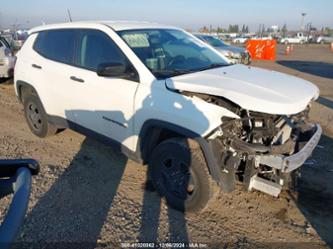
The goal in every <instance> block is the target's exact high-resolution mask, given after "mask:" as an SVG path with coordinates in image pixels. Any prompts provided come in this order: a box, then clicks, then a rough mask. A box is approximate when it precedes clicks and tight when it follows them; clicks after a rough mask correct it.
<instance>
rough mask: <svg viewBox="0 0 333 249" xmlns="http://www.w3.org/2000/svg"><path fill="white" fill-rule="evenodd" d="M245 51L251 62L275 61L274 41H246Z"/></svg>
mask: <svg viewBox="0 0 333 249" xmlns="http://www.w3.org/2000/svg"><path fill="white" fill-rule="evenodd" d="M246 49H247V51H249V53H250V55H251V58H252V60H273V61H274V60H275V56H276V41H275V40H248V41H247V42H246Z"/></svg>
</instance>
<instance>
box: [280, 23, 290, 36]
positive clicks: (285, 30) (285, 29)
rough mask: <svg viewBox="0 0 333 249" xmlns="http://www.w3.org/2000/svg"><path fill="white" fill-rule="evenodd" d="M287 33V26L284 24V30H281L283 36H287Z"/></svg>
mask: <svg viewBox="0 0 333 249" xmlns="http://www.w3.org/2000/svg"><path fill="white" fill-rule="evenodd" d="M287 32H288V29H287V24H283V26H282V29H281V33H282V36H286V35H287Z"/></svg>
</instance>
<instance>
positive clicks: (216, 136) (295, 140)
mask: <svg viewBox="0 0 333 249" xmlns="http://www.w3.org/2000/svg"><path fill="white" fill-rule="evenodd" d="M183 94H185V95H187V96H195V97H198V98H201V99H203V100H205V101H207V102H209V103H212V104H216V105H218V106H221V107H224V108H226V109H228V110H230V111H232V112H234V113H235V114H237V115H238V116H239V117H240V118H239V119H234V118H228V117H223V118H222V125H221V126H220V127H219V128H218V129H216V130H215V131H214V132H213V133H211V134H210V135H209V136H208V140H209V141H210V142H211V143H213V144H214V147H218V148H220V149H219V152H218V150H215V154H216V153H218V155H217V158H218V160H219V165H221V170H222V172H223V174H224V175H225V178H224V180H226V181H228V182H229V185H230V186H231V187H230V188H231V189H230V190H232V189H233V188H234V185H235V183H236V181H237V180H238V181H239V182H241V183H242V184H243V185H244V187H245V189H247V190H251V189H257V190H259V191H262V192H265V193H267V194H270V195H273V196H278V195H279V193H280V192H281V190H282V188H283V187H284V188H294V187H295V186H294V185H295V184H296V183H297V182H296V179H297V175H298V174H299V170H298V169H299V167H300V166H301V165H302V164H303V163H304V162H305V160H306V159H307V158H308V156H310V155H311V153H312V150H313V149H314V148H315V146H316V145H317V143H318V141H319V138H320V135H321V128H320V126H316V125H313V124H311V123H310V122H309V121H308V114H309V110H310V104H309V105H308V107H307V108H306V109H305V110H304V111H302V112H300V113H298V114H295V115H290V116H287V115H273V114H265V113H258V112H252V111H248V110H244V109H242V108H241V107H239V106H237V105H236V104H234V103H232V102H230V101H228V100H227V99H224V98H222V97H217V96H211V95H206V94H197V93H189V92H185V93H183ZM303 147H304V149H303Z"/></svg>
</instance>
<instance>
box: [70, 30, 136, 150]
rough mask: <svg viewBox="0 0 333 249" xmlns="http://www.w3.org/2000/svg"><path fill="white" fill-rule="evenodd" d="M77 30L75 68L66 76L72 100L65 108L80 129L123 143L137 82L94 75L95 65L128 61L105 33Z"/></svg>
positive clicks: (131, 113)
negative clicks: (71, 103)
mask: <svg viewBox="0 0 333 249" xmlns="http://www.w3.org/2000/svg"><path fill="white" fill-rule="evenodd" d="M79 33H80V35H79V39H78V44H77V49H76V56H75V64H76V69H75V72H74V71H73V72H72V75H71V76H70V79H71V91H72V93H73V98H75V101H73V103H74V104H73V108H72V109H71V110H69V111H70V112H71V113H72V115H73V116H74V119H75V122H76V123H77V124H78V125H79V126H80V127H81V128H83V129H88V130H90V131H94V132H97V133H99V134H102V135H104V136H107V137H109V138H111V139H113V140H116V141H118V142H120V143H125V145H126V143H130V142H129V140H130V139H128V138H129V137H130V136H131V134H132V128H133V127H132V126H133V108H134V96H135V93H136V89H137V88H138V85H139V83H138V82H137V80H135V79H133V80H131V79H124V78H116V77H112V78H111V77H101V76H98V75H97V73H96V72H97V67H98V65H100V64H102V63H124V64H130V62H129V61H128V59H127V58H126V56H125V55H124V54H123V52H122V51H121V50H120V49H119V47H118V46H117V45H116V44H115V42H113V40H112V39H111V38H110V37H109V36H108V35H107V34H106V33H104V32H102V31H99V30H89V29H85V30H80V31H79ZM133 68H134V67H133ZM127 146H128V147H130V144H127Z"/></svg>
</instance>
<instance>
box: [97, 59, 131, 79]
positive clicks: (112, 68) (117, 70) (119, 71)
mask: <svg viewBox="0 0 333 249" xmlns="http://www.w3.org/2000/svg"><path fill="white" fill-rule="evenodd" d="M126 69H127V66H126V65H125V64H123V63H118V62H113V63H101V64H99V65H98V67H97V75H98V76H104V77H124V76H126Z"/></svg>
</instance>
